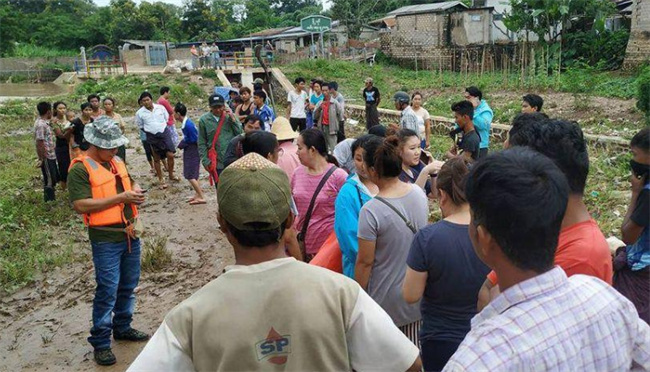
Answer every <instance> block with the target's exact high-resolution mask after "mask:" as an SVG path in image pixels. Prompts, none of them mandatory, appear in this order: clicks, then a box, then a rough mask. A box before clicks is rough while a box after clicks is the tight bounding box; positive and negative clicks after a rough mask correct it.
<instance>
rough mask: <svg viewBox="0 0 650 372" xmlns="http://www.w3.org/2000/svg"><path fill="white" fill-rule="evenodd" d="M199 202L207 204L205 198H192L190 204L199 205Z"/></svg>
mask: <svg viewBox="0 0 650 372" xmlns="http://www.w3.org/2000/svg"><path fill="white" fill-rule="evenodd" d="M199 204H207V202H206V201H205V200H192V201H191V202H190V205H199Z"/></svg>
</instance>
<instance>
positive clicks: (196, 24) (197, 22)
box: [181, 0, 227, 40]
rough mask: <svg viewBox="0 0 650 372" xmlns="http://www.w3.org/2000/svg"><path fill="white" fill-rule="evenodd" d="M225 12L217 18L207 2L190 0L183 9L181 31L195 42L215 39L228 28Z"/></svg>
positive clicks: (204, 0)
mask: <svg viewBox="0 0 650 372" xmlns="http://www.w3.org/2000/svg"><path fill="white" fill-rule="evenodd" d="M226 16H227V14H226V13H225V11H224V12H223V13H221V14H220V16H217V14H215V12H213V11H212V9H211V7H210V5H208V2H207V1H206V0H188V2H187V3H186V4H185V7H184V8H183V17H182V18H183V20H182V21H181V29H182V30H183V32H185V34H186V35H187V36H188V37H189V38H190V39H193V40H196V39H203V40H205V39H211V38H215V37H216V36H217V35H218V33H219V32H220V31H223V30H224V29H225V28H226V27H227V17H226Z"/></svg>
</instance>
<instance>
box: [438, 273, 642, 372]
mask: <svg viewBox="0 0 650 372" xmlns="http://www.w3.org/2000/svg"><path fill="white" fill-rule="evenodd" d="M633 363H634V364H633ZM630 368H632V369H635V368H636V369H639V368H640V369H641V370H650V326H648V324H646V323H645V322H644V321H643V320H641V319H639V316H638V313H637V311H636V309H635V308H634V305H632V303H631V302H630V301H628V300H627V299H625V298H624V297H623V296H622V295H620V294H619V293H618V292H617V291H616V290H615V289H613V288H612V287H610V286H609V285H607V284H606V283H605V282H603V281H600V280H598V279H596V278H592V277H588V276H585V275H574V276H572V277H571V278H570V279H567V276H566V274H565V273H564V271H562V269H560V268H559V267H555V268H554V269H552V270H550V271H548V272H546V273H544V274H542V275H539V276H536V277H534V278H532V279H529V280H526V281H524V282H521V283H519V284H517V285H515V286H513V287H511V288H508V289H507V290H506V291H504V292H503V293H502V294H501V295H500V296H499V297H497V298H496V299H495V300H494V301H492V302H491V303H490V304H489V305H488V306H486V307H485V309H483V311H481V312H480V313H479V314H478V315H476V316H475V317H474V318H473V319H472V330H471V331H470V332H469V333H468V334H467V336H466V337H465V340H464V341H463V342H462V343H461V345H460V346H459V348H458V350H457V351H456V353H455V354H454V355H453V356H452V357H451V359H450V360H449V363H448V364H447V365H446V366H445V369H444V370H445V371H627V370H630Z"/></svg>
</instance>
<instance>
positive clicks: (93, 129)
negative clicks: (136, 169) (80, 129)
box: [84, 115, 129, 149]
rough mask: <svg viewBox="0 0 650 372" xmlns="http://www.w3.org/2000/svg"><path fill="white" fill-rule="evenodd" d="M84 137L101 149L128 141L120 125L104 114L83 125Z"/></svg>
mask: <svg viewBox="0 0 650 372" xmlns="http://www.w3.org/2000/svg"><path fill="white" fill-rule="evenodd" d="M84 139H85V140H86V142H88V143H90V144H91V145H95V146H96V147H99V148H101V149H115V148H118V147H120V146H123V145H126V144H127V143H129V140H128V138H126V137H125V136H124V135H123V134H122V131H121V130H120V126H119V125H118V124H117V123H116V122H115V121H114V120H113V119H112V118H109V117H108V116H106V115H102V116H100V117H98V118H97V119H95V121H93V122H92V123H88V124H86V125H85V126H84Z"/></svg>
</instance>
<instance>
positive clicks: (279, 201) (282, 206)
mask: <svg viewBox="0 0 650 372" xmlns="http://www.w3.org/2000/svg"><path fill="white" fill-rule="evenodd" d="M217 202H218V203H219V214H221V216H222V217H223V218H224V219H225V220H226V221H228V223H230V224H231V225H233V226H234V227H235V228H236V229H238V230H242V231H252V230H273V229H277V228H278V227H280V225H282V223H283V222H284V221H286V220H287V217H289V212H290V210H291V207H290V205H291V187H290V186H289V177H287V174H286V173H285V172H284V171H283V170H282V169H281V168H280V167H278V166H277V165H275V164H273V163H272V162H270V161H268V160H266V159H265V158H264V157H262V156H261V155H258V154H256V153H249V154H247V155H245V156H244V157H242V158H241V159H239V160H237V161H236V162H234V163H232V164H230V165H229V166H228V167H227V168H226V169H224V171H223V173H221V175H220V176H219V185H218V187H217ZM253 222H254V223H256V225H257V224H266V226H265V227H264V228H262V229H260V228H259V226H258V227H257V228H255V227H253V226H251V223H253Z"/></svg>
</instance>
